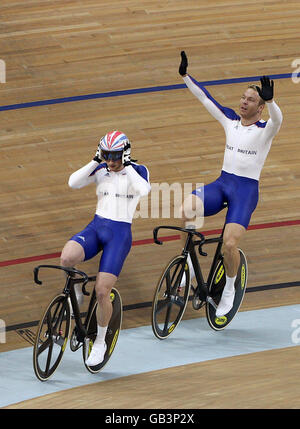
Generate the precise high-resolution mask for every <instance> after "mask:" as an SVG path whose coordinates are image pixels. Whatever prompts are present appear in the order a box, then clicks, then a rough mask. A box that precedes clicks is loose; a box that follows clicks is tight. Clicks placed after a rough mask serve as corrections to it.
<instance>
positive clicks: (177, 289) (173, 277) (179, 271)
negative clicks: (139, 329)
mask: <svg viewBox="0 0 300 429" xmlns="http://www.w3.org/2000/svg"><path fill="white" fill-rule="evenodd" d="M184 275H185V283H184V286H180V284H181V280H182V278H184ZM189 293H190V271H189V267H188V264H187V262H186V258H185V257H184V256H182V255H180V256H176V257H175V258H173V259H172V260H171V261H170V262H169V264H168V265H167V266H166V268H165V269H164V271H163V273H162V275H161V278H160V280H159V282H158V285H157V287H156V290H155V293H154V297H153V302H152V330H153V333H154V335H155V336H156V337H157V338H159V339H160V340H163V339H165V338H167V337H168V336H169V335H171V333H172V332H173V331H174V329H175V328H176V326H178V324H179V322H180V320H181V318H182V316H183V313H184V311H185V308H186V305H187V302H188V298H189Z"/></svg>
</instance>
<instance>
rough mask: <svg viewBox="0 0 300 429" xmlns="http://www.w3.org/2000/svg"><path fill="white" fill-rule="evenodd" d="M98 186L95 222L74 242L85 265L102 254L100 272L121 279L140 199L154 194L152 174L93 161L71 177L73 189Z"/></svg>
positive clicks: (138, 168)
mask: <svg viewBox="0 0 300 429" xmlns="http://www.w3.org/2000/svg"><path fill="white" fill-rule="evenodd" d="M92 183H94V184H95V185H96V194H97V197H98V201H97V206H96V213H95V216H94V218H93V220H92V221H91V222H90V223H89V224H88V225H87V226H86V227H85V228H84V229H83V230H82V231H80V232H78V233H77V234H75V235H74V236H73V237H71V239H70V240H73V241H76V242H77V243H79V244H80V245H81V246H82V247H83V249H84V253H85V259H84V260H85V261H86V260H88V259H91V258H93V257H94V256H95V255H96V254H98V253H99V252H100V251H101V250H102V251H103V252H102V256H101V259H100V263H99V271H101V272H108V273H111V274H114V275H116V276H117V277H118V276H119V274H120V272H121V270H122V267H123V264H124V262H125V259H126V257H127V255H128V253H129V251H130V248H131V244H132V235H131V223H132V219H133V215H134V212H135V209H136V206H137V204H138V202H139V200H140V198H141V197H142V196H144V195H147V194H148V193H149V192H150V188H151V187H150V183H149V172H148V169H147V168H146V167H145V166H144V165H139V164H135V163H131V165H128V166H126V167H125V168H123V169H122V170H121V171H118V172H113V171H110V170H108V168H107V164H106V163H101V164H98V162H97V161H91V162H89V163H88V164H87V165H85V166H84V167H82V168H81V169H79V170H77V171H75V172H74V173H73V174H71V176H70V178H69V186H70V187H71V188H75V189H80V188H82V187H84V186H87V185H89V184H92Z"/></svg>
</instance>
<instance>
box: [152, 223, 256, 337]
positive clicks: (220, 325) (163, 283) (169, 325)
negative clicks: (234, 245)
mask: <svg viewBox="0 0 300 429" xmlns="http://www.w3.org/2000/svg"><path fill="white" fill-rule="evenodd" d="M160 229H172V230H177V231H181V232H183V233H186V234H187V237H186V242H185V245H184V248H183V250H182V253H181V255H178V256H175V257H173V258H172V259H171V261H170V262H169V263H168V264H167V266H166V267H165V269H164V270H163V272H162V275H161V277H160V279H159V281H158V284H157V287H156V289H155V293H154V297H153V301H152V330H153V333H154V335H155V336H156V337H157V338H159V339H161V340H163V339H165V338H167V337H169V336H170V335H171V334H172V332H174V330H175V328H176V327H177V326H178V325H179V323H180V321H181V319H182V316H183V314H184V311H185V309H186V306H187V303H188V301H189V300H190V299H191V300H192V306H193V308H194V309H195V310H199V309H200V308H201V307H203V306H204V305H205V310H206V318H207V321H208V324H209V326H210V327H211V328H212V329H214V330H216V331H220V330H222V329H224V328H226V327H227V326H228V325H229V323H230V322H231V321H232V320H233V318H234V316H235V315H236V313H237V312H238V310H239V308H240V306H241V304H242V301H243V298H244V295H245V291H246V286H247V276H248V268H247V259H246V256H245V254H244V252H243V251H242V250H241V249H239V252H240V265H239V269H238V273H237V278H236V281H235V298H234V302H233V307H232V308H231V310H230V311H229V313H228V314H226V315H225V316H222V317H216V309H217V307H218V304H219V302H220V299H221V296H222V292H223V289H224V286H225V283H226V275H225V267H224V264H223V254H222V252H221V248H222V244H223V234H224V229H225V225H224V227H223V229H222V232H221V234H220V235H219V236H218V237H214V238H205V236H204V235H203V234H202V233H200V232H197V231H196V230H194V229H185V228H180V227H175V226H158V227H156V228H154V230H153V238H154V242H155V243H156V244H159V245H162V244H163V243H162V242H161V241H160V240H158V238H157V237H158V231H159V230H160ZM212 243H216V244H217V247H216V251H215V254H214V257H213V260H212V263H211V266H210V270H209V274H208V276H207V280H206V281H205V280H204V277H203V274H202V270H201V266H200V263H199V260H198V256H197V253H196V250H195V249H196V247H198V251H199V254H200V255H201V256H207V253H206V252H204V251H203V249H202V248H203V246H204V245H206V244H212ZM188 255H190V257H191V261H192V264H193V268H194V271H195V281H196V286H195V287H194V286H192V285H191V284H190V270H189V266H188V263H187V257H188ZM182 279H183V282H182ZM190 291H192V295H191V296H190Z"/></svg>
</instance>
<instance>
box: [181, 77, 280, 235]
mask: <svg viewBox="0 0 300 429" xmlns="http://www.w3.org/2000/svg"><path fill="white" fill-rule="evenodd" d="M183 80H184V82H185V83H186V85H187V87H188V88H189V90H190V91H191V92H192V93H193V94H194V95H195V96H196V97H197V98H198V99H199V101H201V103H202V104H203V105H204V107H205V108H206V109H207V110H208V112H209V113H210V114H211V115H212V116H213V117H214V118H215V119H216V120H217V121H219V122H220V124H221V125H222V127H223V128H224V131H225V135H226V142H225V152H224V159H223V166H222V172H221V175H220V177H219V178H218V179H217V180H216V181H215V182H213V183H212V184H208V185H205V186H204V187H203V188H199V189H196V190H194V191H193V194H195V195H197V196H198V197H200V198H202V199H203V203H204V215H205V216H210V215H213V214H216V213H218V212H219V211H220V210H221V209H222V208H223V207H224V205H223V202H227V203H228V212H227V217H226V223H230V222H234V223H239V224H241V225H243V226H244V227H245V228H247V226H248V224H249V222H250V218H251V214H252V213H253V211H254V209H255V208H256V205H257V202H258V183H259V178H260V174H261V170H262V168H263V165H264V163H265V160H266V158H267V155H268V153H269V151H270V148H271V145H272V140H273V138H274V136H275V135H276V133H277V132H278V131H279V129H280V126H281V123H282V113H281V110H280V108H279V107H278V106H277V104H276V103H275V101H272V102H270V103H266V104H267V108H268V112H269V115H270V118H269V119H268V121H263V120H259V121H257V122H255V123H254V124H252V125H248V126H244V125H242V123H241V117H240V116H239V115H238V114H237V113H236V112H235V111H234V110H232V109H230V108H228V107H224V106H222V105H221V104H219V103H218V102H217V101H216V100H215V99H214V98H213V97H212V96H211V95H210V93H209V92H208V91H207V89H206V88H204V87H203V86H201V85H200V84H199V83H198V82H197V81H195V80H194V79H193V78H192V77H191V76H185V77H184V78H183Z"/></svg>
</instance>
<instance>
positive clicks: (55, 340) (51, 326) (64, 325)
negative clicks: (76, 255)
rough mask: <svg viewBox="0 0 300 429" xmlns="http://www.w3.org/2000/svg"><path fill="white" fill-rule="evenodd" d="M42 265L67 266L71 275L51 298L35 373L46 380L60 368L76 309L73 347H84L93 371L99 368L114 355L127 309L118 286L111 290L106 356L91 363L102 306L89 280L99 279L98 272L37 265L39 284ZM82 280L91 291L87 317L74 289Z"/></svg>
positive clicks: (36, 345) (39, 340)
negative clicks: (110, 313)
mask: <svg viewBox="0 0 300 429" xmlns="http://www.w3.org/2000/svg"><path fill="white" fill-rule="evenodd" d="M41 268H51V269H59V270H63V271H64V272H65V273H66V274H67V276H66V281H65V285H64V288H63V291H62V293H61V294H59V295H57V296H55V297H54V298H53V299H52V300H51V301H50V302H49V304H48V306H47V307H46V309H45V311H44V313H43V315H42V318H41V320H40V322H39V325H38V328H37V332H36V335H35V338H34V344H33V345H34V347H33V367H34V372H35V375H36V376H37V378H38V379H39V380H41V381H45V380H48V379H49V378H50V377H51V376H52V375H53V374H54V372H55V371H56V369H57V368H58V365H59V364H60V362H61V360H62V357H63V354H64V352H65V349H66V346H67V342H68V339H69V337H70V331H71V318H72V311H73V317H74V321H75V327H74V329H73V331H72V334H71V337H70V348H71V350H72V351H73V352H75V351H76V350H78V349H79V348H80V347H82V356H83V361H84V364H85V367H86V368H87V370H88V371H89V372H91V373H97V372H99V371H100V370H101V369H102V368H103V367H104V365H106V363H107V362H108V360H109V359H110V357H111V355H112V353H113V351H114V349H115V346H116V343H117V340H118V336H119V333H120V329H121V324H122V314H123V310H122V300H121V296H120V294H119V292H118V290H117V289H115V288H113V289H112V291H111V294H110V299H111V302H112V306H113V312H112V316H111V319H110V322H109V324H108V328H107V333H106V337H105V341H106V344H107V350H106V353H105V355H104V360H103V361H102V362H101V363H100V364H99V365H96V366H88V365H87V364H86V363H85V361H86V359H87V358H88V356H89V354H90V352H91V349H92V346H93V343H94V341H95V338H96V336H97V319H96V311H97V310H98V303H97V299H96V293H95V288H93V292H92V294H90V293H89V292H87V290H86V288H85V286H86V285H87V283H88V282H93V281H95V280H96V276H93V277H89V276H88V275H87V274H86V273H84V272H83V271H79V270H77V269H74V268H67V267H62V266H58V265H39V266H38V267H35V268H34V281H35V283H37V284H39V285H41V284H42V282H41V281H40V280H39V270H40V269H41ZM81 283H82V293H83V294H84V295H86V296H90V295H91V297H90V301H89V306H88V310H87V313H86V314H85V316H84V317H83V320H82V317H81V314H80V310H79V306H78V302H77V299H76V294H75V289H74V285H75V284H81Z"/></svg>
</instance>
